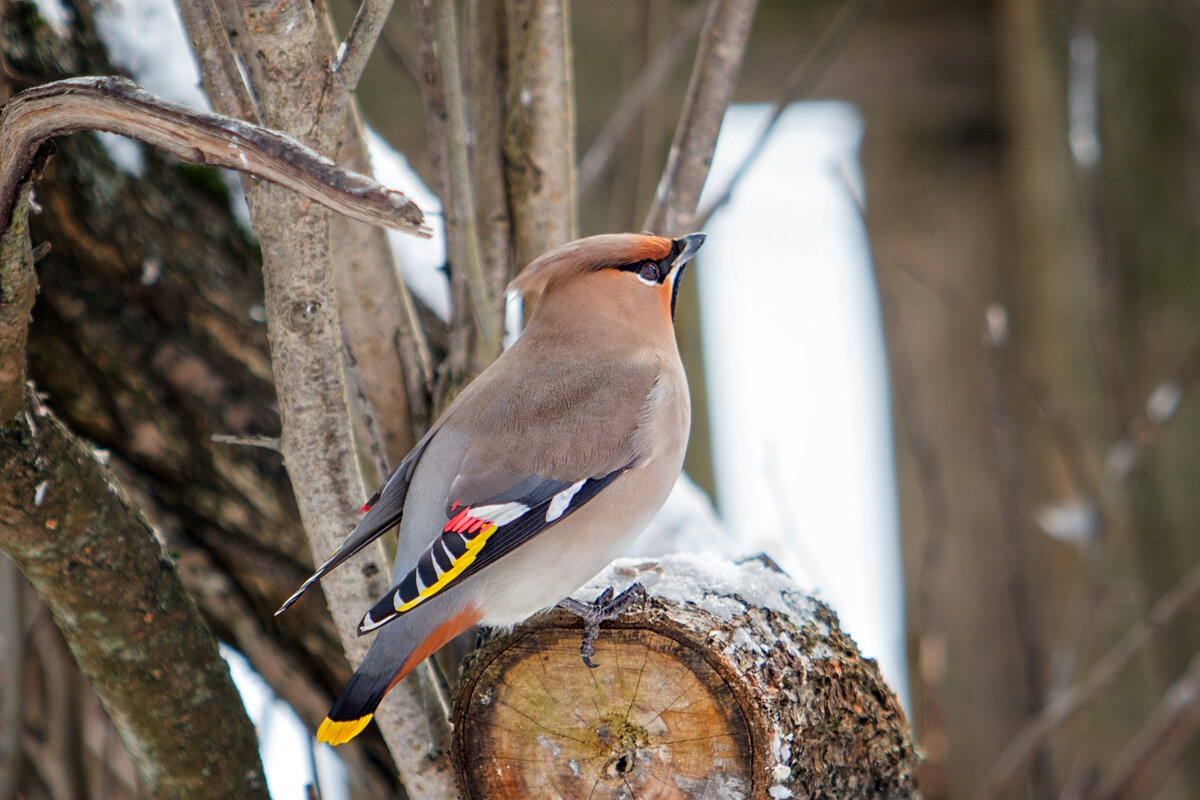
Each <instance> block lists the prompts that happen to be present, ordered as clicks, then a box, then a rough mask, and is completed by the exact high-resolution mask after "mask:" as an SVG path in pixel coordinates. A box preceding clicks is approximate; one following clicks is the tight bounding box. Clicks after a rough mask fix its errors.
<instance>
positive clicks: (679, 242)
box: [614, 233, 708, 319]
mask: <svg viewBox="0 0 1200 800" xmlns="http://www.w3.org/2000/svg"><path fill="white" fill-rule="evenodd" d="M645 238H646V239H647V240H650V241H651V242H652V243H653V244H656V245H658V246H657V247H650V246H647V247H645V248H644V251H643V252H638V253H636V254H635V255H636V257H635V258H634V259H633V260H630V261H629V262H627V263H623V264H619V265H616V266H615V267H614V268H615V269H618V270H621V271H622V272H631V273H633V274H634V275H636V276H637V279H638V280H639V281H641V282H642V283H643V284H645V285H646V286H647V287H648V288H650V289H652V290H654V291H656V292H658V294H659V296H660V298H661V302H662V304H663V307H664V310H666V311H669V313H670V316H671V319H675V300H676V298H677V297H678V296H679V281H680V278H681V277H682V276H683V268H684V267H686V266H687V264H688V262H689V261H691V260H692V258H693V257H694V256H695V255H696V252H697V251H698V250H699V249H700V247H701V246H702V245H703V244H704V240H705V239H707V238H708V237H707V235H706V234H703V233H689V234H688V235H687V236H680V237H679V238H678V239H673V240H668V239H660V238H658V237H656V236H655V237H650V236H647V237H645ZM663 245H669V246H667V247H666V248H665V250H666V252H665V253H664V252H663V249H664V248H663Z"/></svg>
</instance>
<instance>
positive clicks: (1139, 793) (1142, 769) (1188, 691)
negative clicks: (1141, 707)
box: [1087, 654, 1200, 800]
mask: <svg viewBox="0 0 1200 800" xmlns="http://www.w3.org/2000/svg"><path fill="white" fill-rule="evenodd" d="M1197 732H1200V654H1197V655H1196V656H1195V657H1193V658H1192V661H1191V663H1190V664H1189V665H1188V668H1187V671H1186V672H1184V674H1183V675H1182V676H1180V678H1179V680H1177V681H1175V683H1173V684H1171V686H1170V688H1168V689H1167V692H1166V694H1164V695H1163V698H1162V701H1161V702H1160V703H1159V704H1158V708H1157V709H1155V712H1154V715H1153V716H1152V717H1151V718H1150V720H1149V721H1148V722H1147V723H1146V724H1145V725H1144V726H1143V727H1142V729H1141V730H1140V731H1138V733H1137V735H1135V736H1134V737H1133V739H1132V740H1131V741H1130V742H1129V744H1128V745H1127V746H1126V748H1125V751H1124V753H1122V754H1121V756H1120V757H1119V758H1118V759H1117V764H1116V766H1115V767H1113V769H1112V772H1110V773H1109V775H1108V776H1107V777H1106V778H1105V779H1104V780H1103V781H1102V782H1101V783H1100V786H1098V787H1097V788H1096V790H1095V791H1094V792H1092V793H1091V794H1089V795H1088V796H1087V800H1143V798H1147V797H1152V796H1154V793H1155V791H1157V790H1158V789H1159V788H1160V787H1161V786H1162V784H1163V781H1165V780H1166V779H1167V777H1168V776H1169V775H1170V774H1171V770H1172V769H1174V767H1175V765H1176V764H1177V763H1178V761H1179V759H1180V757H1181V756H1182V755H1183V754H1184V752H1185V751H1186V750H1187V748H1188V745H1190V744H1191V742H1192V740H1193V739H1194V738H1195V737H1196V734H1197Z"/></svg>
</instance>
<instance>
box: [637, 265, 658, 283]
mask: <svg viewBox="0 0 1200 800" xmlns="http://www.w3.org/2000/svg"><path fill="white" fill-rule="evenodd" d="M638 277H639V278H641V279H642V280H644V281H645V282H646V283H658V265H657V264H655V263H654V262H653V261H647V262H646V263H645V264H642V268H641V269H640V270H638Z"/></svg>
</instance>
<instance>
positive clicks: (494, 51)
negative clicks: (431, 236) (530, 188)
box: [463, 0, 515, 314]
mask: <svg viewBox="0 0 1200 800" xmlns="http://www.w3.org/2000/svg"><path fill="white" fill-rule="evenodd" d="M464 24H465V26H466V31H465V33H464V35H465V37H466V42H467V46H466V47H465V48H464V53H463V55H464V58H465V61H466V64H465V67H466V80H467V87H466V89H467V97H468V98H469V102H470V117H471V126H472V128H473V129H474V131H475V135H474V137H472V140H471V147H470V150H471V175H472V180H473V182H474V186H475V208H476V223H477V225H478V229H479V256H480V260H481V261H482V262H483V268H484V271H485V272H486V273H487V276H488V291H489V292H490V294H491V296H492V297H493V298H497V299H499V298H502V297H503V296H504V290H505V287H507V286H508V281H509V279H510V278H511V277H512V276H511V275H510V274H509V273H510V272H511V271H512V268H513V266H515V265H514V264H513V257H512V252H511V250H510V247H509V242H510V237H511V236H512V221H511V219H510V217H509V208H508V192H507V186H506V182H505V172H504V150H503V143H502V138H503V130H504V69H503V64H504V60H503V59H504V54H503V53H502V52H501V51H502V42H503V40H504V9H503V2H502V0H469V2H468V3H467V4H466V13H465V18H464ZM500 313H501V314H502V313H503V312H500Z"/></svg>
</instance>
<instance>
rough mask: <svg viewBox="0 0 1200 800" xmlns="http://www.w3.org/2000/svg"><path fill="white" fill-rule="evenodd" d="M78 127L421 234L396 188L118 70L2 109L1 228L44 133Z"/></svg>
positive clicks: (413, 208)
mask: <svg viewBox="0 0 1200 800" xmlns="http://www.w3.org/2000/svg"><path fill="white" fill-rule="evenodd" d="M81 130H98V131H108V132H110V133H117V134H120V135H121V136H128V137H129V138H131V139H137V140H138V141H142V142H145V143H146V144H149V145H153V146H154V147H159V148H161V149H163V150H166V151H168V152H169V153H171V154H172V155H174V156H176V157H177V158H179V159H181V160H183V161H188V162H191V163H193V164H202V165H205V166H212V167H225V168H227V169H232V170H237V171H239V172H245V173H248V174H250V175H254V176H255V177H258V178H262V179H263V180H266V181H270V182H271V183H275V184H278V185H280V186H284V187H286V188H288V189H291V190H292V191H295V192H297V193H299V194H301V195H303V196H304V197H307V198H309V199H310V200H313V201H315V202H317V203H320V204H321V205H323V206H326V207H327V208H330V209H332V210H333V211H336V212H338V213H339V214H344V215H345V216H348V217H350V218H352V219H357V220H361V221H362V222H367V223H370V224H373V225H384V226H387V227H391V228H396V229H397V230H402V231H405V232H407V233H411V234H413V235H415V236H421V237H428V236H430V231H429V229H428V228H427V227H425V224H424V223H425V217H424V215H423V214H422V213H421V209H420V208H418V207H417V205H416V204H415V203H413V202H412V201H411V200H409V199H408V198H407V197H406V196H405V195H404V194H403V193H401V192H397V191H395V190H393V189H389V188H387V187H386V186H383V185H381V184H379V183H377V182H376V181H374V180H372V179H371V178H369V177H367V176H366V175H360V174H359V173H356V172H350V171H348V170H345V169H342V168H341V167H339V166H337V165H336V164H334V163H333V162H332V161H330V160H329V159H327V158H325V157H324V156H322V155H320V154H319V153H317V152H315V151H313V150H311V149H309V148H307V147H305V146H304V145H302V144H300V143H299V142H297V141H296V140H295V139H292V138H291V137H289V136H285V135H283V134H281V133H277V132H275V131H272V130H268V129H266V128H262V127H259V126H257V125H252V124H251V123H248V122H243V121H242V120H237V119H233V118H232V117H225V116H221V115H220V114H212V113H209V112H205V111H197V110H195V109H192V108H188V107H186V106H181V105H179V104H177V103H172V102H169V101H167V100H164V99H162V98H161V97H157V96H155V95H153V94H151V93H150V92H147V91H145V90H144V89H140V88H138V86H137V85H136V84H134V83H133V82H132V81H129V80H127V79H125V78H113V77H99V78H97V77H87V78H70V79H67V80H62V81H55V82H53V83H47V84H44V85H42V86H37V87H35V88H33V89H29V90H26V91H24V92H21V93H20V94H18V95H16V96H15V97H13V98H12V99H11V100H9V101H8V102H7V103H6V104H5V105H4V107H3V109H0V228H6V227H7V226H8V223H9V220H10V219H11V216H12V211H13V205H14V203H15V202H16V196H17V190H18V189H19V187H20V186H21V184H22V183H23V182H24V180H25V178H26V177H27V176H28V175H29V172H30V170H31V169H32V168H33V165H34V162H35V160H36V156H37V153H38V151H39V149H40V148H41V147H42V145H43V144H45V143H46V141H47V140H49V139H51V138H53V137H55V136H60V135H63V134H67V133H74V132H76V131H81Z"/></svg>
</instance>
